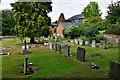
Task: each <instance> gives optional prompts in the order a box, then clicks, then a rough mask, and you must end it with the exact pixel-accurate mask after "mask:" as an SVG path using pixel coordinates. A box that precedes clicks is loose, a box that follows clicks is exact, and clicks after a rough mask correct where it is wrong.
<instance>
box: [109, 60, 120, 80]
mask: <svg viewBox="0 0 120 80" xmlns="http://www.w3.org/2000/svg"><path fill="white" fill-rule="evenodd" d="M108 75H109V77H111V78H114V79H116V80H118V79H119V78H120V63H118V62H115V61H111V62H110V72H109V74H108Z"/></svg>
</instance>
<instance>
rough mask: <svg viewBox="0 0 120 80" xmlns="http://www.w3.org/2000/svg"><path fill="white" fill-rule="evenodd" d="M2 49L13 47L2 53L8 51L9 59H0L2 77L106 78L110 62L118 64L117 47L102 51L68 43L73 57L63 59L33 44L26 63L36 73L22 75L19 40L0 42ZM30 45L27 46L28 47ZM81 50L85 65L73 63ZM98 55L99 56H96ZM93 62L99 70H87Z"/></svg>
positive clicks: (46, 48) (5, 57)
mask: <svg viewBox="0 0 120 80" xmlns="http://www.w3.org/2000/svg"><path fill="white" fill-rule="evenodd" d="M2 41H3V42H2V43H3V45H2V46H3V47H6V46H14V48H13V49H11V50H5V51H3V52H11V55H10V56H3V57H2V77H3V78H108V76H106V74H107V73H108V71H109V63H110V61H112V60H116V61H118V48H111V49H107V50H101V49H99V48H91V47H89V46H79V45H75V44H71V43H66V42H65V41H63V42H62V43H64V44H69V45H71V48H70V50H71V54H72V55H73V56H72V57H69V58H66V57H64V56H63V53H62V54H57V53H55V52H54V51H51V50H49V48H48V47H47V46H43V45H40V44H36V47H35V48H30V51H32V53H31V54H28V61H29V62H32V63H33V67H35V69H36V72H35V73H33V74H30V75H23V74H22V73H21V72H20V71H21V70H22V68H21V65H22V64H23V62H24V55H21V54H20V52H21V51H22V49H21V46H22V45H23V44H21V45H17V44H20V43H21V42H20V40H19V39H4V40H2ZM28 45H30V44H28ZM78 46H79V47H83V48H85V50H86V62H85V63H82V62H79V61H77V60H76V57H75V55H76V49H77V47H78ZM98 55H99V56H98ZM92 62H94V63H96V64H97V65H98V66H100V67H101V69H99V70H96V69H90V68H89V65H90V63H92Z"/></svg>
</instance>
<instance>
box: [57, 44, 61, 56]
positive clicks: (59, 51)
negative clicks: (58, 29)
mask: <svg viewBox="0 0 120 80" xmlns="http://www.w3.org/2000/svg"><path fill="white" fill-rule="evenodd" d="M57 51H58V53H59V54H61V44H60V43H59V44H57Z"/></svg>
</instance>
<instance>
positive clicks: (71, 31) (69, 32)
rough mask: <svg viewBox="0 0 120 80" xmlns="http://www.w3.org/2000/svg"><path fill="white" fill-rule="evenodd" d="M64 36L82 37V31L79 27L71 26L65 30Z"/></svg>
mask: <svg viewBox="0 0 120 80" xmlns="http://www.w3.org/2000/svg"><path fill="white" fill-rule="evenodd" d="M64 36H65V37H69V38H75V37H79V36H80V29H79V27H78V26H70V27H67V28H65V29H64Z"/></svg>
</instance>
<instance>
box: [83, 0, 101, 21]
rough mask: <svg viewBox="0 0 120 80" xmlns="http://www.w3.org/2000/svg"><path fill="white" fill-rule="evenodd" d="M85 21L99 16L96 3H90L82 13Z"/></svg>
mask: <svg viewBox="0 0 120 80" xmlns="http://www.w3.org/2000/svg"><path fill="white" fill-rule="evenodd" d="M82 14H83V15H84V18H85V20H89V19H91V18H93V17H96V16H99V17H100V16H101V14H102V13H101V12H100V9H99V6H98V3H97V2H90V3H89V4H88V5H87V7H85V8H84V9H83V11H82Z"/></svg>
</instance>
